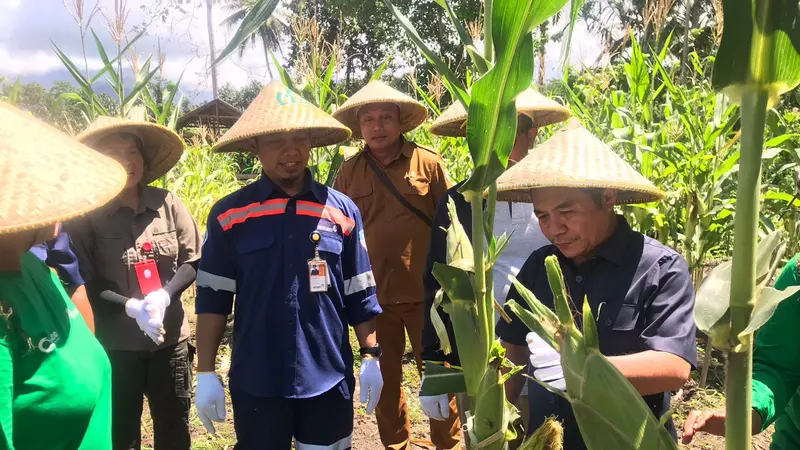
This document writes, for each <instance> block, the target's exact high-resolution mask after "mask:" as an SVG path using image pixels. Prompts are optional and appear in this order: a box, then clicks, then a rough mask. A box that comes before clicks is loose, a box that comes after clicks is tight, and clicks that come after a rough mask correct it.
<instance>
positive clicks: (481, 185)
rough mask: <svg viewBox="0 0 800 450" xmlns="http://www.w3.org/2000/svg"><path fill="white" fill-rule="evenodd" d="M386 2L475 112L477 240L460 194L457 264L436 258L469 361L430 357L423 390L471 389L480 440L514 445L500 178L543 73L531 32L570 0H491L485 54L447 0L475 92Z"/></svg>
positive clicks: (443, 299) (451, 239) (471, 420)
mask: <svg viewBox="0 0 800 450" xmlns="http://www.w3.org/2000/svg"><path fill="white" fill-rule="evenodd" d="M384 3H386V6H387V8H389V10H390V11H391V12H392V14H394V16H395V17H396V18H397V20H398V22H399V23H400V25H401V27H402V28H403V29H404V30H405V31H406V34H407V35H408V37H409V38H410V39H411V40H412V41H413V42H414V43H415V44H416V45H417V47H418V48H419V49H420V51H421V52H422V53H423V55H424V56H425V57H426V58H427V59H428V60H429V61H430V62H431V64H432V65H433V66H434V67H435V69H436V71H437V72H438V73H439V76H440V77H441V79H442V83H443V84H444V85H445V86H446V87H447V89H448V90H449V91H450V93H451V95H452V96H453V98H455V99H457V100H458V101H460V102H462V104H464V106H465V107H467V108H468V114H469V115H468V120H467V123H468V126H467V143H468V147H469V152H470V156H471V158H472V161H473V166H474V171H473V173H472V175H471V177H470V178H469V180H468V181H467V182H466V183H465V184H464V187H463V188H462V193H463V194H464V196H465V198H466V199H467V200H468V201H469V202H471V204H472V230H471V233H472V240H471V243H470V240H469V239H468V238H467V235H466V231H465V230H464V229H463V227H462V226H461V224H460V223H459V221H458V217H457V216H456V214H455V209H454V207H453V205H452V204H451V206H450V217H451V226H450V228H449V229H448V230H447V236H448V237H447V239H448V258H447V264H440V263H436V264H434V267H433V274H434V276H435V277H436V279H437V281H439V283H440V284H441V286H442V290H443V293H446V294H447V295H446V296H444V295H439V296H438V299H439V300H438V301H439V303H441V304H442V305H443V306H444V308H445V310H446V311H447V312H448V313H449V314H450V318H451V322H452V324H453V329H454V332H455V336H456V341H457V344H458V347H459V348H460V349H461V352H460V355H461V363H462V370H458V369H446V368H442V367H437V366H435V365H430V364H429V365H427V366H426V377H425V378H426V382H425V383H424V384H423V386H422V393H423V395H435V394H441V393H456V392H461V390H466V393H467V394H468V396H469V398H470V406H471V409H470V411H467V413H466V415H467V417H468V419H467V423H466V427H467V431H468V437H469V439H468V443H469V445H470V448H476V449H477V448H480V449H487V450H502V449H506V448H508V442H509V441H511V440H513V439H515V438H516V435H517V430H516V429H514V427H513V426H512V424H513V423H514V421H515V420H516V418H517V412H516V410H515V408H514V407H513V406H512V405H511V404H510V403H508V401H507V400H506V398H505V386H504V383H505V381H506V380H507V379H509V378H510V377H511V376H513V375H514V374H516V373H518V372H519V371H521V370H522V367H514V368H512V369H511V370H510V371H508V372H507V373H506V374H503V373H502V370H501V369H503V368H504V367H506V366H510V365H511V364H510V363H509V362H507V361H506V359H505V351H504V350H503V348H502V347H501V346H500V344H499V342H498V341H496V340H495V338H494V331H495V330H494V329H495V323H494V317H495V316H494V310H495V305H496V302H495V299H494V293H493V292H492V285H493V283H492V268H493V265H494V263H495V261H496V260H497V257H498V255H499V254H500V252H501V251H502V249H503V247H504V246H505V245H506V244H507V242H508V237H507V236H500V237H499V238H497V237H495V236H494V234H493V229H492V227H493V223H494V208H495V204H496V189H497V188H496V184H495V180H496V179H497V177H499V176H500V175H501V174H502V173H503V172H504V171H505V168H506V165H507V164H508V157H509V155H510V153H511V149H512V147H513V144H514V139H515V137H516V124H517V112H516V107H515V103H514V100H515V98H516V96H517V95H519V93H520V92H522V91H523V90H524V89H526V88H528V87H529V86H530V85H531V82H532V79H533V67H534V54H533V50H534V49H533V46H534V45H533V37H532V34H531V33H532V31H533V29H534V28H535V27H537V26H539V25H541V24H542V23H543V22H544V21H546V20H548V19H549V18H550V17H552V16H553V15H554V14H556V13H557V12H558V11H560V10H561V9H562V8H563V6H564V5H565V4H566V3H567V0H487V1H485V2H484V18H483V24H484V53H483V55H480V54H479V53H478V52H477V50H476V47H475V46H474V43H473V42H472V38H471V37H470V36H469V33H467V32H466V31H465V28H464V27H463V25H462V24H461V23H460V22H459V20H458V18H457V17H456V16H455V14H454V13H453V11H452V9H451V8H450V7H449V6H448V5H447V3H446V2H445V1H443V0H437V4H439V5H440V6H442V8H443V9H444V11H445V13H446V15H447V16H448V18H449V19H450V20H451V22H453V24H454V26H455V29H456V30H457V31H458V32H459V33H458V34H459V38H460V39H461V42H462V44H463V45H464V48H465V51H466V52H467V54H468V55H470V58H471V59H472V61H473V66H474V67H473V68H474V69H475V72H476V73H478V74H480V75H481V76H480V78H479V79H478V80H477V81H476V82H475V83H474V84H473V85H472V92H471V95H470V94H468V93H467V91H466V88H465V84H464V83H463V82H462V81H461V80H459V79H457V78H456V76H455V75H454V73H453V72H452V70H450V68H449V67H448V66H447V65H446V64H445V63H444V61H443V60H442V59H441V58H440V57H439V56H438V55H437V54H436V53H435V52H433V51H432V50H431V49H430V48H429V47H428V46H427V45H426V44H425V42H424V41H423V40H422V39H421V38H420V36H419V34H418V33H417V31H416V29H415V28H414V26H413V24H411V22H410V21H409V20H408V18H407V17H405V15H403V13H402V12H400V11H399V10H398V9H397V8H396V7H395V6H394V5H393V4H392V2H391V0H384ZM581 3H582V2H581V1H580V0H574V1H573V10H575V11H577V8H579V6H580V4H581ZM487 190H488V198H487V200H486V202H485V206H484V203H483V202H482V200H483V194H484V192H485V191H487ZM484 208H485V209H484ZM484 243H485V244H486V249H485V250H484ZM434 310H435V308H434ZM434 314H435V313H434ZM434 321H436V318H434ZM438 331H439V333H438V334H439V336H440V338H442V342H446V340H447V339H446V333H444V334H442V331H443V330H442V329H441V327H440V329H439V330H438ZM444 345H445V346H447V345H448V344H444ZM459 389H461V390H459ZM545 425H547V424H545ZM542 434H546V433H540V435H539V436H541V435H542ZM537 439H540V438H537ZM539 444H540V443H539ZM523 445H528V446H530V447H527V448H536V447H534V445H538V444H537V443H536V442H535V441H529V442H527V443H526V444H523Z"/></svg>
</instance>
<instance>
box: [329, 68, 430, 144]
mask: <svg viewBox="0 0 800 450" xmlns="http://www.w3.org/2000/svg"><path fill="white" fill-rule="evenodd" d="M375 103H394V104H395V105H397V107H398V108H400V132H401V133H406V132H409V131H411V130H413V129H414V128H417V127H418V126H420V124H422V122H425V119H427V118H428V109H427V108H425V105H423V104H422V103H420V102H418V101H416V100H414V99H413V98H411V97H409V96H408V95H406V94H403V93H402V92H400V91H398V90H396V89H394V88H392V87H390V86H387V85H386V84H384V83H383V82H381V81H370V82H369V84H367V85H366V86H364V87H363V88H361V89H360V90H359V91H358V92H356V93H355V94H353V96H352V97H350V98H349V99H347V101H346V102H344V105H342V106H341V107H340V108H339V109H337V110H336V112H334V113H333V117H335V118H337V119H339V121H340V122H342V123H343V124H345V125H347V126H348V127H349V128H350V130H352V131H353V137H355V138H360V137H361V126H360V125H359V123H358V110H359V109H361V108H362V107H364V106H366V105H374V104H375Z"/></svg>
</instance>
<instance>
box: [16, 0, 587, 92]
mask: <svg viewBox="0 0 800 450" xmlns="http://www.w3.org/2000/svg"><path fill="white" fill-rule="evenodd" d="M74 1H75V0H66V3H67V4H68V5H69V6H70V8H72V5H73V3H74ZM95 1H96V2H97V3H98V6H99V7H100V8H101V10H103V11H105V12H106V13H107V14H109V13H110V14H109V15H113V10H114V0H85V3H86V5H87V6H86V9H87V14H88V10H89V9H90V8H91V6H93V5H94V3H95ZM167 1H168V0H128V1H127V6H128V9H129V10H130V14H129V16H128V21H127V24H128V28H131V27H133V26H135V25H138V24H142V23H150V25H149V26H148V27H147V34H146V35H145V36H144V37H143V38H142V39H140V41H139V42H137V43H136V46H135V47H136V53H137V54H138V55H139V57H140V59H141V60H144V58H146V57H147V56H148V55H149V54H153V55H156V54H157V52H158V45H159V44H160V46H161V51H162V52H163V53H165V54H166V55H167V58H166V61H165V64H164V68H163V70H164V77H165V78H167V79H170V80H176V79H177V78H178V77H179V76H180V75H181V73H183V74H184V75H183V81H182V82H181V88H182V90H183V91H184V92H185V94H186V95H187V97H189V98H190V99H192V100H193V101H194V102H200V101H202V100H205V99H209V98H211V79H210V77H209V75H208V69H207V66H208V56H209V53H210V51H209V46H208V32H207V28H206V19H207V18H206V8H205V7H203V6H200V2H192V1H188V2H184V3H188V4H184V5H183V6H182V8H180V9H179V8H178V7H175V6H171V7H170V8H169V12H170V14H169V16H168V18H167V20H166V22H162V20H161V18H156V19H154V20H153V19H152V18H151V17H150V15H149V14H148V13H149V12H151V11H153V10H154V9H157V6H158V5H159V4H164V3H167ZM287 1H292V0H287ZM425 1H428V0H425ZM191 3H197V4H198V6H194V7H193V6H192V5H191ZM229 14H230V11H229V10H226V9H224V6H221V5H215V6H214V8H213V11H212V19H213V23H214V24H215V30H214V34H215V41H216V46H217V51H219V50H221V49H222V48H223V47H224V45H225V44H226V43H227V42H228V40H229V39H230V38H231V37H232V36H233V33H234V31H235V30H233V29H228V28H227V27H226V26H224V25H221V22H222V21H223V19H224V18H225V17H227V16H228V15H229ZM151 20H152V22H151ZM92 28H93V29H94V30H95V32H96V33H97V34H98V36H99V37H100V39H101V40H102V41H103V43H104V45H106V47H107V48H109V49H110V48H115V46H116V44H115V43H114V42H113V40H112V39H111V37H110V35H109V33H108V31H107V30H106V19H105V18H104V16H103V14H100V13H98V14H96V15H95V16H94V18H93V20H92ZM129 36H130V37H133V36H134V34H133V33H131V34H130V35H129ZM51 40H52V42H54V43H55V44H56V45H58V47H59V48H60V49H61V50H62V51H63V52H64V53H65V54H66V55H67V56H69V57H70V58H71V59H72V60H73V61H75V62H76V63H77V62H78V61H82V59H83V57H82V52H81V42H80V32H79V28H78V26H77V25H76V23H75V20H74V19H73V17H72V15H71V14H70V12H69V11H68V10H67V8H66V7H65V6H64V1H63V0H0V61H2V63H0V77H6V78H9V79H16V78H17V77H21V79H22V81H23V82H34V81H35V82H39V83H41V84H43V85H45V86H49V85H51V84H52V83H53V82H54V81H56V80H69V81H71V80H72V78H71V77H70V75H69V73H68V72H67V71H66V70H65V69H64V67H63V65H62V64H61V61H60V60H59V59H58V57H57V56H56V55H55V53H54V52H53V49H52V44H51ZM86 44H87V45H86V48H87V59H88V65H89V67H90V72H92V71H96V70H97V69H98V68H101V67H102V63H101V61H100V58H99V57H98V56H97V51H96V49H95V45H94V42H93V38H92V37H91V34H89V35H87V42H86ZM600 50H601V48H600V44H599V42H598V40H597V39H595V38H593V37H592V36H591V35H590V34H589V33H588V32H587V31H586V29H585V27H584V26H582V25H580V24H579V25H578V26H577V28H576V32H575V35H574V37H573V45H572V49H571V51H570V63H571V64H573V65H583V64H591V63H594V62H595V60H596V59H597V58H598V56H599V55H600ZM109 53H114V52H112V51H109ZM154 58H157V56H154ZM560 59H561V44H559V43H551V44H549V47H548V52H547V67H548V69H547V76H548V77H553V76H557V75H558V74H559V73H560V70H561V66H560ZM80 67H82V64H81V65H80ZM218 78H219V85H220V86H222V85H223V84H225V83H231V84H233V85H234V86H242V85H245V84H247V83H248V82H249V81H250V80H258V81H261V82H266V81H268V80H270V78H271V77H270V74H268V72H267V66H266V62H265V61H264V52H263V50H262V49H261V48H256V49H251V50H248V51H246V52H245V53H244V54H243V55H242V56H241V57H240V56H238V55H236V54H234V56H232V57H231V58H229V59H228V60H226V61H225V62H223V63H222V64H221V65H220V67H219V69H218Z"/></svg>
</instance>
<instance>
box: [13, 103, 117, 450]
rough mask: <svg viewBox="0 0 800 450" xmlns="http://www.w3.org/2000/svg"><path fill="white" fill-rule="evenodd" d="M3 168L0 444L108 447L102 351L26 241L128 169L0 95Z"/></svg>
mask: <svg viewBox="0 0 800 450" xmlns="http://www.w3.org/2000/svg"><path fill="white" fill-rule="evenodd" d="M54 163H55V164H54ZM42 167H47V170H38V168H42ZM0 173H2V174H3V175H2V177H0V184H1V185H2V186H0V311H1V312H0V448H4V449H15V448H16V449H53V450H76V449H78V450H94V449H109V448H111V367H110V364H109V360H108V356H106V354H105V352H104V351H103V347H102V346H101V345H100V343H99V342H98V341H97V339H96V338H95V337H94V336H93V335H92V333H91V331H90V330H89V328H88V327H87V325H86V323H85V322H84V320H83V319H82V318H81V314H80V312H79V311H78V310H77V309H76V307H75V305H74V304H73V303H72V302H71V301H70V299H69V297H68V296H67V294H66V292H65V291H64V289H63V287H62V284H61V281H60V280H59V279H58V276H57V275H56V274H55V273H54V272H52V271H51V270H50V269H49V268H48V267H47V266H46V265H45V264H44V262H42V261H41V260H40V259H39V258H38V257H37V256H35V255H34V254H33V253H31V252H30V251H29V249H30V248H31V247H32V246H34V245H36V244H38V243H40V242H43V241H45V240H48V239H50V238H52V236H53V234H54V230H55V226H56V223H58V222H61V221H64V220H68V219H71V218H73V217H76V216H79V215H81V214H85V213H87V212H89V211H91V210H93V209H95V208H98V207H100V206H102V205H103V204H104V203H106V202H108V201H109V200H111V199H112V198H114V196H115V195H117V193H118V192H120V191H121V190H122V188H123V186H124V185H125V171H124V170H123V168H122V167H120V165H119V164H117V163H116V162H114V161H113V160H111V159H110V158H106V157H103V156H99V155H97V154H96V153H95V152H94V151H92V150H91V149H89V148H87V147H85V146H83V145H81V144H80V143H78V142H76V141H75V140H73V139H71V138H70V137H68V136H66V135H64V134H63V133H61V132H60V131H58V130H56V129H54V128H52V127H50V126H49V125H47V124H45V123H43V122H40V121H39V120H36V119H34V118H32V117H31V116H30V115H29V114H27V113H24V112H22V111H19V110H17V109H16V108H14V107H12V106H10V105H8V104H6V103H3V102H0Z"/></svg>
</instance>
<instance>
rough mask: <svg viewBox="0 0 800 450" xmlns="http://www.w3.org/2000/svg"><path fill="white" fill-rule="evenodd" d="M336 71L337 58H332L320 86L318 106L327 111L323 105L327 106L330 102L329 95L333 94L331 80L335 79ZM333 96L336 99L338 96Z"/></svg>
mask: <svg viewBox="0 0 800 450" xmlns="http://www.w3.org/2000/svg"><path fill="white" fill-rule="evenodd" d="M335 69H336V58H331V60H330V62H328V68H327V69H326V70H325V77H324V78H323V80H322V83H321V85H320V92H319V103H317V105H318V106H319V107H320V108H321V109H323V110H325V107H324V106H323V105H326V104H327V101H328V94H329V93H333V91H332V90H331V88H330V85H331V80H332V79H333V73H334V72H335ZM333 96H334V97H336V94H335V93H333Z"/></svg>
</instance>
